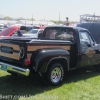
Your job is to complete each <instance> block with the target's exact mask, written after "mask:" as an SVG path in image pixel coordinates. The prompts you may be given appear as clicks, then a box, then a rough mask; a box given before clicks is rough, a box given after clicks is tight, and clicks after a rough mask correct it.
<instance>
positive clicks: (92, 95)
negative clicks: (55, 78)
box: [0, 68, 100, 100]
mask: <svg viewBox="0 0 100 100" xmlns="http://www.w3.org/2000/svg"><path fill="white" fill-rule="evenodd" d="M0 99H1V100H13V99H14V100H100V73H98V72H96V71H95V69H93V68H91V69H90V68H89V69H83V70H82V69H81V70H77V71H71V72H69V73H68V74H67V75H66V79H65V80H64V82H63V84H61V85H59V86H50V85H48V84H45V83H44V82H43V81H42V78H41V77H39V76H38V75H35V76H30V77H15V76H12V75H10V74H8V73H7V72H4V71H0Z"/></svg>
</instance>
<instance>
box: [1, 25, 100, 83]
mask: <svg viewBox="0 0 100 100" xmlns="http://www.w3.org/2000/svg"><path fill="white" fill-rule="evenodd" d="M99 64H100V45H99V44H96V42H95V40H94V39H93V37H92V36H91V34H90V33H89V31H88V30H87V29H85V28H80V27H67V26H48V27H46V28H45V29H44V32H43V33H42V37H41V39H30V38H23V37H15V38H14V37H9V38H4V37H3V38H1V39H0V69H1V70H4V71H7V72H9V73H11V74H12V75H13V74H20V75H24V76H29V75H30V73H33V75H34V73H39V74H40V75H41V76H43V77H44V79H45V80H46V81H47V82H49V83H50V84H52V85H58V84H60V83H61V82H62V81H63V79H64V77H65V73H67V72H68V71H70V70H75V69H78V68H82V67H87V66H96V68H97V69H99Z"/></svg>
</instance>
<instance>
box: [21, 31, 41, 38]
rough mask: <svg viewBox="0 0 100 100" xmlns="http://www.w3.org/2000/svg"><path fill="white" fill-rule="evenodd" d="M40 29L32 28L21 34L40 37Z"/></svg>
mask: <svg viewBox="0 0 100 100" xmlns="http://www.w3.org/2000/svg"><path fill="white" fill-rule="evenodd" d="M41 33H42V29H32V30H30V31H29V32H28V33H25V34H23V36H24V37H31V38H40V34H41Z"/></svg>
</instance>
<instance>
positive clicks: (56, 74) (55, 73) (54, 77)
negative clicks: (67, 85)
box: [51, 67, 62, 83]
mask: <svg viewBox="0 0 100 100" xmlns="http://www.w3.org/2000/svg"><path fill="white" fill-rule="evenodd" d="M61 74H62V71H61V69H60V68H59V67H57V68H54V69H53V70H52V71H51V81H52V82H53V83H57V82H59V80H60V79H61Z"/></svg>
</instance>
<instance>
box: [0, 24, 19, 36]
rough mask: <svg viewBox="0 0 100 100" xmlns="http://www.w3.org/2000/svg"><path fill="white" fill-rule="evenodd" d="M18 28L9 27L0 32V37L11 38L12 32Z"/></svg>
mask: <svg viewBox="0 0 100 100" xmlns="http://www.w3.org/2000/svg"><path fill="white" fill-rule="evenodd" d="M18 28H19V27H18V26H11V27H9V28H6V29H3V31H2V32H0V36H12V35H13V34H14V32H16V31H17V30H18Z"/></svg>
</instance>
